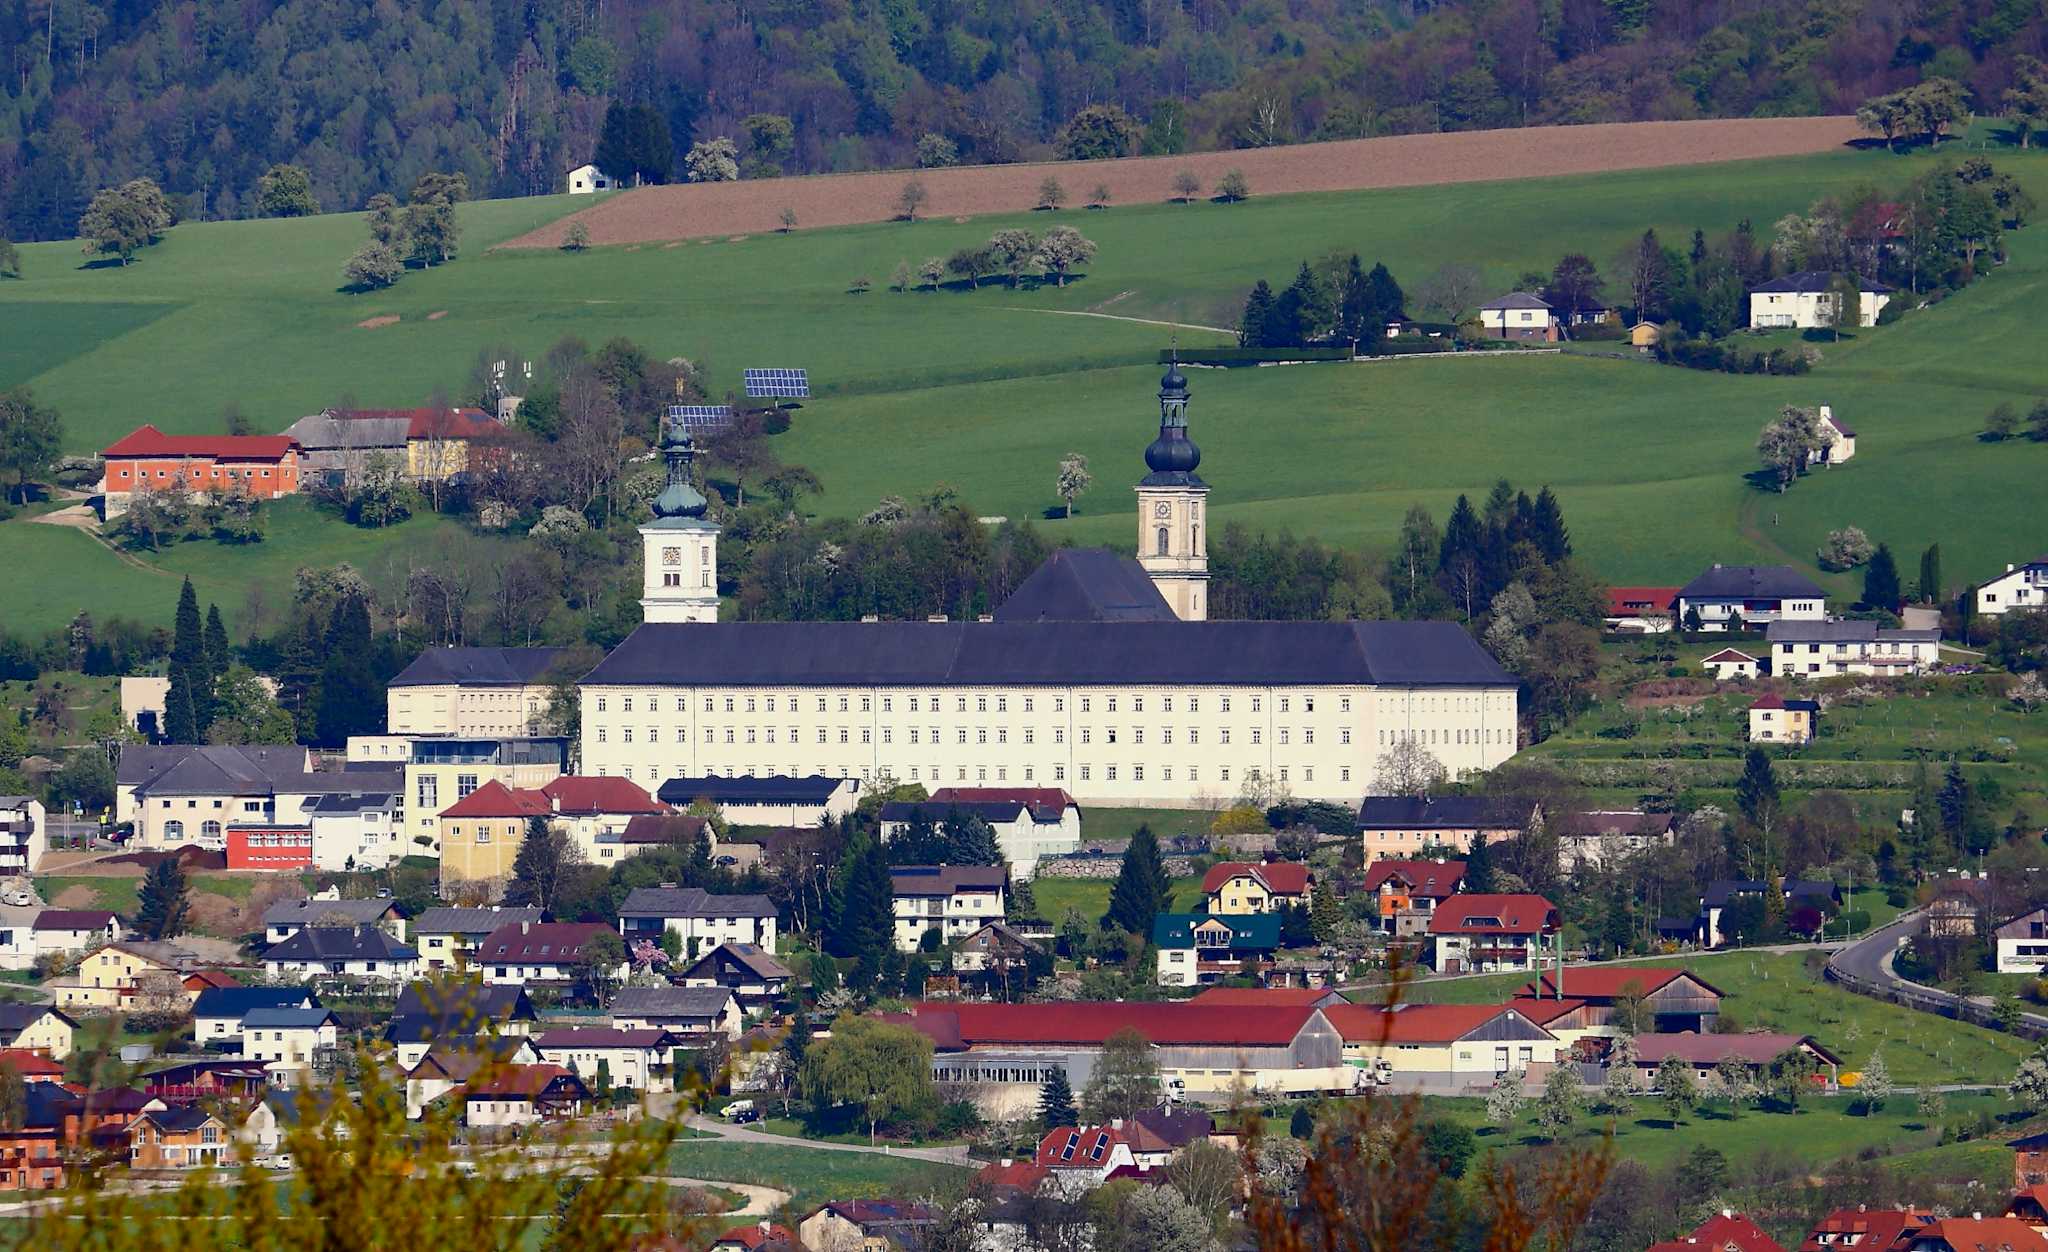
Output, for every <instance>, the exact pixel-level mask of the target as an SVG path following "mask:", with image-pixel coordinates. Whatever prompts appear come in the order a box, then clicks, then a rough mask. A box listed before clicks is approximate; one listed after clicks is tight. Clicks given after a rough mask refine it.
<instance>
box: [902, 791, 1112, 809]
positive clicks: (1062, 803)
mask: <svg viewBox="0 0 2048 1252" xmlns="http://www.w3.org/2000/svg"><path fill="white" fill-rule="evenodd" d="M949 802H950V803H955V804H991V803H997V804H1023V805H1028V806H1029V807H1031V808H1032V809H1034V810H1037V809H1045V810H1051V811H1053V812H1054V813H1064V812H1065V811H1066V810H1068V809H1070V808H1076V809H1077V808H1080V807H1081V806H1080V805H1078V804H1076V803H1074V797H1072V796H1070V795H1068V794H1067V792H1066V789H1065V788H1063V787H941V788H939V789H938V790H937V791H934V792H932V798H931V803H933V804H946V803H949Z"/></svg>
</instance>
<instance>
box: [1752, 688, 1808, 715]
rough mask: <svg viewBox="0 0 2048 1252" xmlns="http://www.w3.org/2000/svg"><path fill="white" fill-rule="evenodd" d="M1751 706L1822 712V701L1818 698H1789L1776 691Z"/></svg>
mask: <svg viewBox="0 0 2048 1252" xmlns="http://www.w3.org/2000/svg"><path fill="white" fill-rule="evenodd" d="M1749 707H1750V708H1752V709H1785V710H1787V711H1788V712H1793V713H1818V712H1820V702H1819V701H1818V700H1788V699H1786V698H1785V697H1784V696H1781V695H1779V694H1778V693H1776V692H1772V693H1771V694H1769V695H1767V696H1763V697H1761V698H1759V699H1758V700H1757V701H1756V702H1755V703H1754V704H1752V705H1750V706H1749Z"/></svg>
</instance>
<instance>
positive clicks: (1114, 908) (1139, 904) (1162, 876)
mask: <svg viewBox="0 0 2048 1252" xmlns="http://www.w3.org/2000/svg"><path fill="white" fill-rule="evenodd" d="M1167 891H1168V879H1167V877H1166V866H1165V863H1164V862H1163V861H1161V859H1160V856H1159V841H1158V840H1157V839H1155V838H1153V837H1152V828H1151V827H1150V826H1140V827H1138V829H1137V830H1135V831H1133V832H1132V833H1131V843H1130V846H1129V847H1127V848H1125V849H1124V859H1123V865H1122V866H1121V867H1120V868H1119V869H1118V870H1117V875H1116V885H1115V886H1113V887H1111V888H1110V891H1109V911H1108V912H1107V913H1105V914H1103V917H1102V924H1103V926H1104V927H1105V928H1109V929H1115V930H1122V931H1128V932H1130V933H1131V934H1135V935H1149V934H1151V933H1152V919H1153V917H1155V916H1156V915H1157V914H1158V913H1159V910H1160V909H1162V908H1164V907H1165V906H1166V897H1167Z"/></svg>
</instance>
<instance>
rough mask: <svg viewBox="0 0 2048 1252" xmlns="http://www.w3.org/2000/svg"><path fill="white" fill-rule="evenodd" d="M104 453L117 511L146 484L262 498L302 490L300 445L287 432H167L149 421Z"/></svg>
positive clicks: (154, 487)
mask: <svg viewBox="0 0 2048 1252" xmlns="http://www.w3.org/2000/svg"><path fill="white" fill-rule="evenodd" d="M101 455H102V456H104V457H105V458H106V462H107V477H106V482H105V487H104V489H105V491H106V495H107V501H108V504H109V505H110V506H112V507H111V508H110V509H109V511H110V512H119V511H120V508H121V507H122V506H123V505H125V503H126V501H127V499H128V497H130V496H131V495H133V493H135V492H136V491H138V490H141V489H143V487H144V485H145V484H147V486H148V487H149V488H150V489H152V490H166V491H167V490H171V489H173V488H180V489H183V490H185V491H226V492H246V493H247V494H249V495H252V496H255V497H257V498H258V499H262V500H268V499H271V498H272V497H275V496H289V495H296V494H298V490H299V445H298V441H297V440H295V439H292V438H291V437H290V436H288V435H166V434H165V433H164V432H162V431H160V430H158V429H157V428H156V427H154V426H150V425H146V424H145V425H143V426H139V427H137V428H136V429H135V430H134V432H133V433H131V434H129V435H127V436H125V437H124V438H122V439H119V440H117V441H116V442H115V443H114V444H113V446H111V447H109V448H108V449H107V450H106V451H105V452H103V453H101Z"/></svg>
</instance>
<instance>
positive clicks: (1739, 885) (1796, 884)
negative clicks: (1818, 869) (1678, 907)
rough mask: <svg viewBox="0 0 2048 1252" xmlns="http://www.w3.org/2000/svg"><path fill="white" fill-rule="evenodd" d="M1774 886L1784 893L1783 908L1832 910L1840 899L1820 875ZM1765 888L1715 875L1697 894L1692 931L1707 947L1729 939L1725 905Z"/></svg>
mask: <svg viewBox="0 0 2048 1252" xmlns="http://www.w3.org/2000/svg"><path fill="white" fill-rule="evenodd" d="M1778 889H1779V890H1780V891H1782V892H1784V893H1785V910H1786V912H1788V913H1789V912H1791V911H1792V910H1793V909H1794V908H1799V907H1803V906H1806V905H1811V906H1813V907H1814V908H1817V909H1819V910H1821V911H1822V912H1823V913H1826V912H1832V911H1833V910H1834V908H1835V906H1836V905H1838V904H1840V903H1841V902H1842V891H1841V888H1839V887H1837V886H1835V884H1834V883H1832V882H1829V881H1828V880H1826V879H1824V878H1786V879H1783V880H1781V881H1780V882H1779V885H1778ZM1767 890H1769V884H1767V883H1765V882H1763V881H1761V880H1760V879H1755V878H1717V879H1715V880H1714V881H1712V882H1710V883H1708V884H1707V890H1706V892H1705V894H1703V895H1701V896H1700V911H1699V917H1698V919H1697V921H1695V922H1694V924H1693V931H1694V933H1695V934H1696V935H1697V936H1698V938H1699V940H1700V942H1701V943H1702V944H1703V945H1705V946H1706V947H1709V948H1718V947H1720V946H1721V945H1722V944H1723V943H1724V942H1726V941H1727V940H1728V938H1729V936H1728V934H1727V933H1726V932H1725V930H1724V927H1723V924H1722V922H1723V917H1724V915H1725V914H1726V912H1727V910H1728V909H1729V907H1730V906H1731V905H1733V904H1735V903H1736V902H1737V901H1738V900H1741V899H1743V898H1745V897H1761V896H1762V895H1763V893H1764V892H1765V891H1767Z"/></svg>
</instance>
